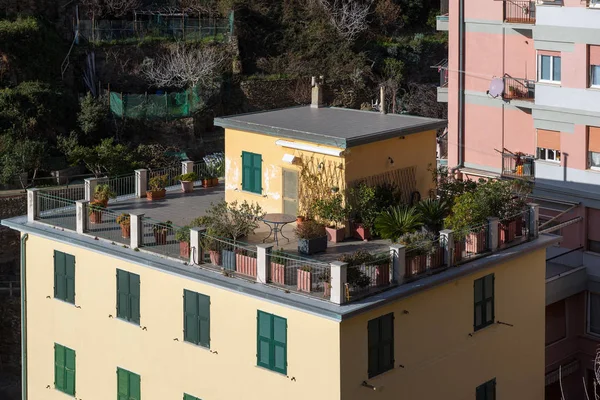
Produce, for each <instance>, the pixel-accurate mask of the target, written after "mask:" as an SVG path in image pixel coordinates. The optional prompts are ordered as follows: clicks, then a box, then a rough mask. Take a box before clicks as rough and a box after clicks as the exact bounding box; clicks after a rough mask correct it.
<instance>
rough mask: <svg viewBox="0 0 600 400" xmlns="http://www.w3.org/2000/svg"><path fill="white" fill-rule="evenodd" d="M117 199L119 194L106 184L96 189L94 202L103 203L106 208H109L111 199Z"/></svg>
mask: <svg viewBox="0 0 600 400" xmlns="http://www.w3.org/2000/svg"><path fill="white" fill-rule="evenodd" d="M115 198H117V194H116V193H115V192H114V191H113V190H112V189H111V188H110V186H108V185H107V184H105V183H102V184H100V185H98V186H96V188H95V189H94V200H96V201H99V202H101V203H102V205H103V206H104V207H106V206H108V200H109V199H115Z"/></svg>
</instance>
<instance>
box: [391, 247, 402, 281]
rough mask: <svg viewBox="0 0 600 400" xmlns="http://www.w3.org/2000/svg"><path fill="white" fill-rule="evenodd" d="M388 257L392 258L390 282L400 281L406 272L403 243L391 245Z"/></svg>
mask: <svg viewBox="0 0 600 400" xmlns="http://www.w3.org/2000/svg"><path fill="white" fill-rule="evenodd" d="M390 258H391V260H392V268H390V283H401V282H402V281H403V280H404V275H405V274H406V246H404V245H403V244H393V245H391V246H390Z"/></svg>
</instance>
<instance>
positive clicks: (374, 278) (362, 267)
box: [346, 252, 393, 301]
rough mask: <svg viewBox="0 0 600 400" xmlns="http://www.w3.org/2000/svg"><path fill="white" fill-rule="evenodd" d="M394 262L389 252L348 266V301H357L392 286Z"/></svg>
mask: <svg viewBox="0 0 600 400" xmlns="http://www.w3.org/2000/svg"><path fill="white" fill-rule="evenodd" d="M392 269H393V266H392V260H391V257H390V253H389V252H385V253H381V254H375V255H373V260H371V261H369V262H365V263H362V264H359V265H351V266H348V269H347V271H346V279H347V296H348V297H349V298H348V300H349V301H352V300H356V299H358V298H361V297H364V296H366V295H369V294H371V293H373V292H374V291H379V290H381V289H382V288H385V287H388V286H390V284H391V282H392V279H391V270H392Z"/></svg>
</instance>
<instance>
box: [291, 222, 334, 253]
mask: <svg viewBox="0 0 600 400" xmlns="http://www.w3.org/2000/svg"><path fill="white" fill-rule="evenodd" d="M294 233H295V234H296V236H297V237H298V252H299V253H301V254H309V255H310V254H315V253H319V252H322V251H325V250H327V233H326V232H325V227H324V226H323V225H321V224H319V223H317V222H315V221H304V222H303V223H302V224H300V225H298V226H297V227H296V229H294Z"/></svg>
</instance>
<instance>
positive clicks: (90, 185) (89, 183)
mask: <svg viewBox="0 0 600 400" xmlns="http://www.w3.org/2000/svg"><path fill="white" fill-rule="evenodd" d="M84 182H85V200H87V201H92V200H94V191H95V190H96V186H98V178H86V179H84Z"/></svg>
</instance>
